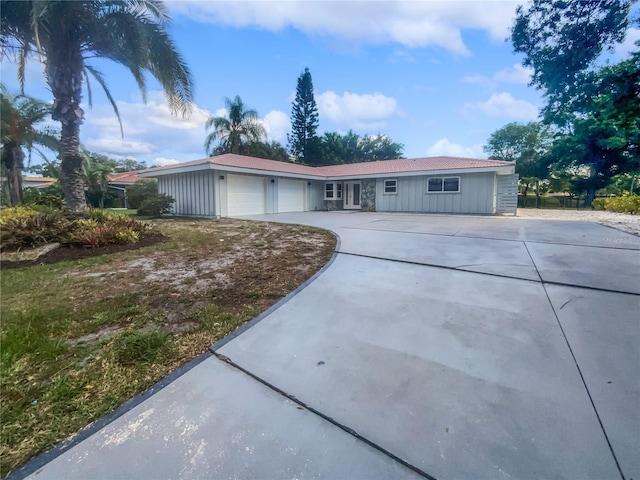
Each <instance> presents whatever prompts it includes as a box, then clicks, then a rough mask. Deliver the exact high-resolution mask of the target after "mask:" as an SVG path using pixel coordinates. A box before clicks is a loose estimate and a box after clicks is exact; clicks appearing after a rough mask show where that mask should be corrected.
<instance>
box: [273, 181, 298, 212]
mask: <svg viewBox="0 0 640 480" xmlns="http://www.w3.org/2000/svg"><path fill="white" fill-rule="evenodd" d="M278 212H279V213H283V212H304V182H303V181H302V180H290V179H287V178H280V179H278Z"/></svg>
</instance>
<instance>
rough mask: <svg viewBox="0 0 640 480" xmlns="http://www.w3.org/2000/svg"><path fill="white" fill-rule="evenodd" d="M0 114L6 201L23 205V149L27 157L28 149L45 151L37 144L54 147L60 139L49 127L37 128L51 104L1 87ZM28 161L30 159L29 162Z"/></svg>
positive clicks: (56, 146) (1, 156)
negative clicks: (6, 188)
mask: <svg viewBox="0 0 640 480" xmlns="http://www.w3.org/2000/svg"><path fill="white" fill-rule="evenodd" d="M0 104H1V106H0V113H1V127H0V131H1V136H2V153H1V154H0V162H1V164H2V166H3V168H4V169H6V172H7V183H8V187H9V200H10V203H11V205H20V204H22V171H23V170H24V168H25V162H24V160H25V152H24V149H23V147H24V148H26V149H27V151H28V154H29V159H31V151H32V150H36V151H37V152H39V153H40V155H41V156H42V157H43V158H46V157H45V156H44V154H43V153H42V152H41V151H40V150H39V149H38V148H37V146H36V145H41V146H44V147H47V148H49V149H51V150H56V149H57V148H58V145H59V143H58V142H59V140H58V137H57V135H56V133H55V132H53V131H52V130H51V129H48V128H38V124H39V123H42V122H43V121H44V120H45V119H46V118H47V117H48V116H49V115H50V114H51V105H50V104H48V103H45V102H42V101H40V100H36V99H35V98H31V97H28V96H26V95H10V94H9V93H8V92H7V91H6V89H5V88H4V87H2V88H0ZM29 163H30V162H29Z"/></svg>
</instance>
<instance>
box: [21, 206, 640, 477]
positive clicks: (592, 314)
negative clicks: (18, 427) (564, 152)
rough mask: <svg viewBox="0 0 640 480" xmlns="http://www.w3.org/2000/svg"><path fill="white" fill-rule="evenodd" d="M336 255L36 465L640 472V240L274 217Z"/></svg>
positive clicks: (88, 469)
mask: <svg viewBox="0 0 640 480" xmlns="http://www.w3.org/2000/svg"><path fill="white" fill-rule="evenodd" d="M255 219H256V220H269V221H278V222H292V223H301V224H307V225H316V226H321V227H325V228H330V229H331V230H333V231H335V232H336V233H337V234H338V235H339V237H340V240H341V244H340V247H339V253H338V254H337V257H336V258H335V261H334V262H333V263H332V264H331V265H330V266H329V267H328V268H327V269H326V270H325V271H324V272H323V273H322V274H321V275H319V276H318V277H317V279H316V280H315V281H313V282H312V283H310V284H309V285H308V286H307V287H306V288H304V289H302V290H301V291H300V292H299V293H297V294H296V295H295V296H292V297H291V298H289V299H288V300H287V301H286V302H284V303H283V304H281V305H280V306H279V307H278V308H276V309H274V310H273V311H271V312H269V313H268V314H267V315H266V316H264V318H262V319H261V320H260V321H258V322H254V324H253V325H252V326H251V327H250V328H248V329H246V330H245V331H243V332H242V333H241V334H240V335H238V336H235V337H234V338H232V339H227V341H225V342H221V343H220V344H218V345H216V346H215V348H214V350H215V353H214V355H211V356H210V357H208V358H203V359H202V361H201V362H200V363H199V364H198V365H197V366H195V367H194V368H192V369H190V370H188V371H187V372H186V373H184V374H183V375H182V376H180V377H179V378H177V379H176V380H174V381H172V382H171V383H169V384H168V386H166V387H165V388H164V389H162V390H160V391H159V392H158V393H155V394H154V395H152V396H150V397H149V398H147V399H145V400H144V401H142V402H140V403H139V404H138V405H137V406H135V407H134V408H132V409H130V410H128V411H127V412H126V413H124V414H123V415H122V416H120V417H119V418H117V419H115V420H114V421H112V422H110V423H108V424H107V425H106V426H105V427H104V428H101V429H99V430H98V429H95V430H96V431H94V432H91V433H92V434H91V435H90V436H88V438H86V439H84V440H83V441H81V442H78V443H76V444H75V445H73V446H72V447H71V448H66V447H65V448H62V449H59V451H62V450H64V451H62V453H61V454H60V455H59V456H57V457H56V458H54V459H53V460H52V461H50V462H49V463H46V464H44V465H42V463H43V461H44V460H46V459H48V457H41V458H40V459H36V461H35V462H33V463H31V464H29V465H27V467H26V468H25V469H23V470H22V471H19V472H16V474H17V475H16V476H20V477H24V476H25V475H27V476H28V475H30V476H31V478H38V479H43V478H109V479H112V478H240V479H244V478H260V479H263V478H336V479H338V478H339V479H342V478H349V479H357V478H362V479H372V478H385V479H386V478H438V479H458V478H491V479H494V478H518V479H520V478H523V479H528V478H568V479H575V478H580V479H588V478H594V479H603V478H612V479H620V478H626V479H632V478H640V455H638V452H640V375H639V374H638V372H639V371H640V322H639V320H638V312H640V280H639V278H640V276H639V273H640V238H638V237H634V236H632V235H628V234H625V233H622V232H619V231H617V230H613V229H610V228H607V227H603V226H600V225H596V224H591V223H580V222H551V221H539V220H522V219H514V218H487V217H448V216H425V215H400V214H367V213H345V212H336V213H326V212H317V213H315V212H314V213H304V214H303V213H300V214H279V215H264V216H260V217H255Z"/></svg>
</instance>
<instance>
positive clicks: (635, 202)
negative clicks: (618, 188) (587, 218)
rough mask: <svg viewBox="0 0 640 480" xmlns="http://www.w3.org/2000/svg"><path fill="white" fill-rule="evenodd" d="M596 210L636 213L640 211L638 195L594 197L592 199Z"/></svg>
mask: <svg viewBox="0 0 640 480" xmlns="http://www.w3.org/2000/svg"><path fill="white" fill-rule="evenodd" d="M593 208H595V209H596V210H603V209H604V210H608V211H610V212H618V213H630V214H631V215H636V214H637V213H638V212H640V195H624V196H622V197H609V198H596V199H595V200H594V201H593Z"/></svg>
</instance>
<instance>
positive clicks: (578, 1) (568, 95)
mask: <svg viewBox="0 0 640 480" xmlns="http://www.w3.org/2000/svg"><path fill="white" fill-rule="evenodd" d="M632 3H633V2H632V1H631V0H597V1H585V0H533V1H532V2H530V3H528V4H527V6H526V7H525V6H522V5H521V6H519V7H518V8H517V10H516V20H515V23H514V26H513V28H512V30H511V41H512V43H513V47H514V50H515V51H516V52H517V53H523V54H524V55H525V58H524V61H523V62H522V63H523V65H524V66H525V67H530V68H531V69H532V70H533V74H532V79H531V84H532V85H533V86H535V87H537V88H538V89H540V90H542V92H543V95H544V96H545V98H546V100H547V105H546V106H545V108H544V110H543V113H544V114H545V120H546V121H548V122H552V123H555V124H558V125H561V126H565V125H567V122H569V123H570V122H571V120H572V118H573V115H572V113H573V111H574V109H575V104H576V103H580V102H581V101H583V100H584V98H585V97H584V93H585V92H584V90H583V86H584V85H585V83H589V81H590V79H591V77H592V75H593V72H594V71H595V70H597V62H598V60H599V58H600V56H601V54H602V52H603V51H604V50H605V49H611V48H613V46H614V45H615V44H616V43H618V42H621V41H622V40H623V39H624V37H625V33H626V31H627V29H628V27H629V13H630V9H631V5H632Z"/></svg>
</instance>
